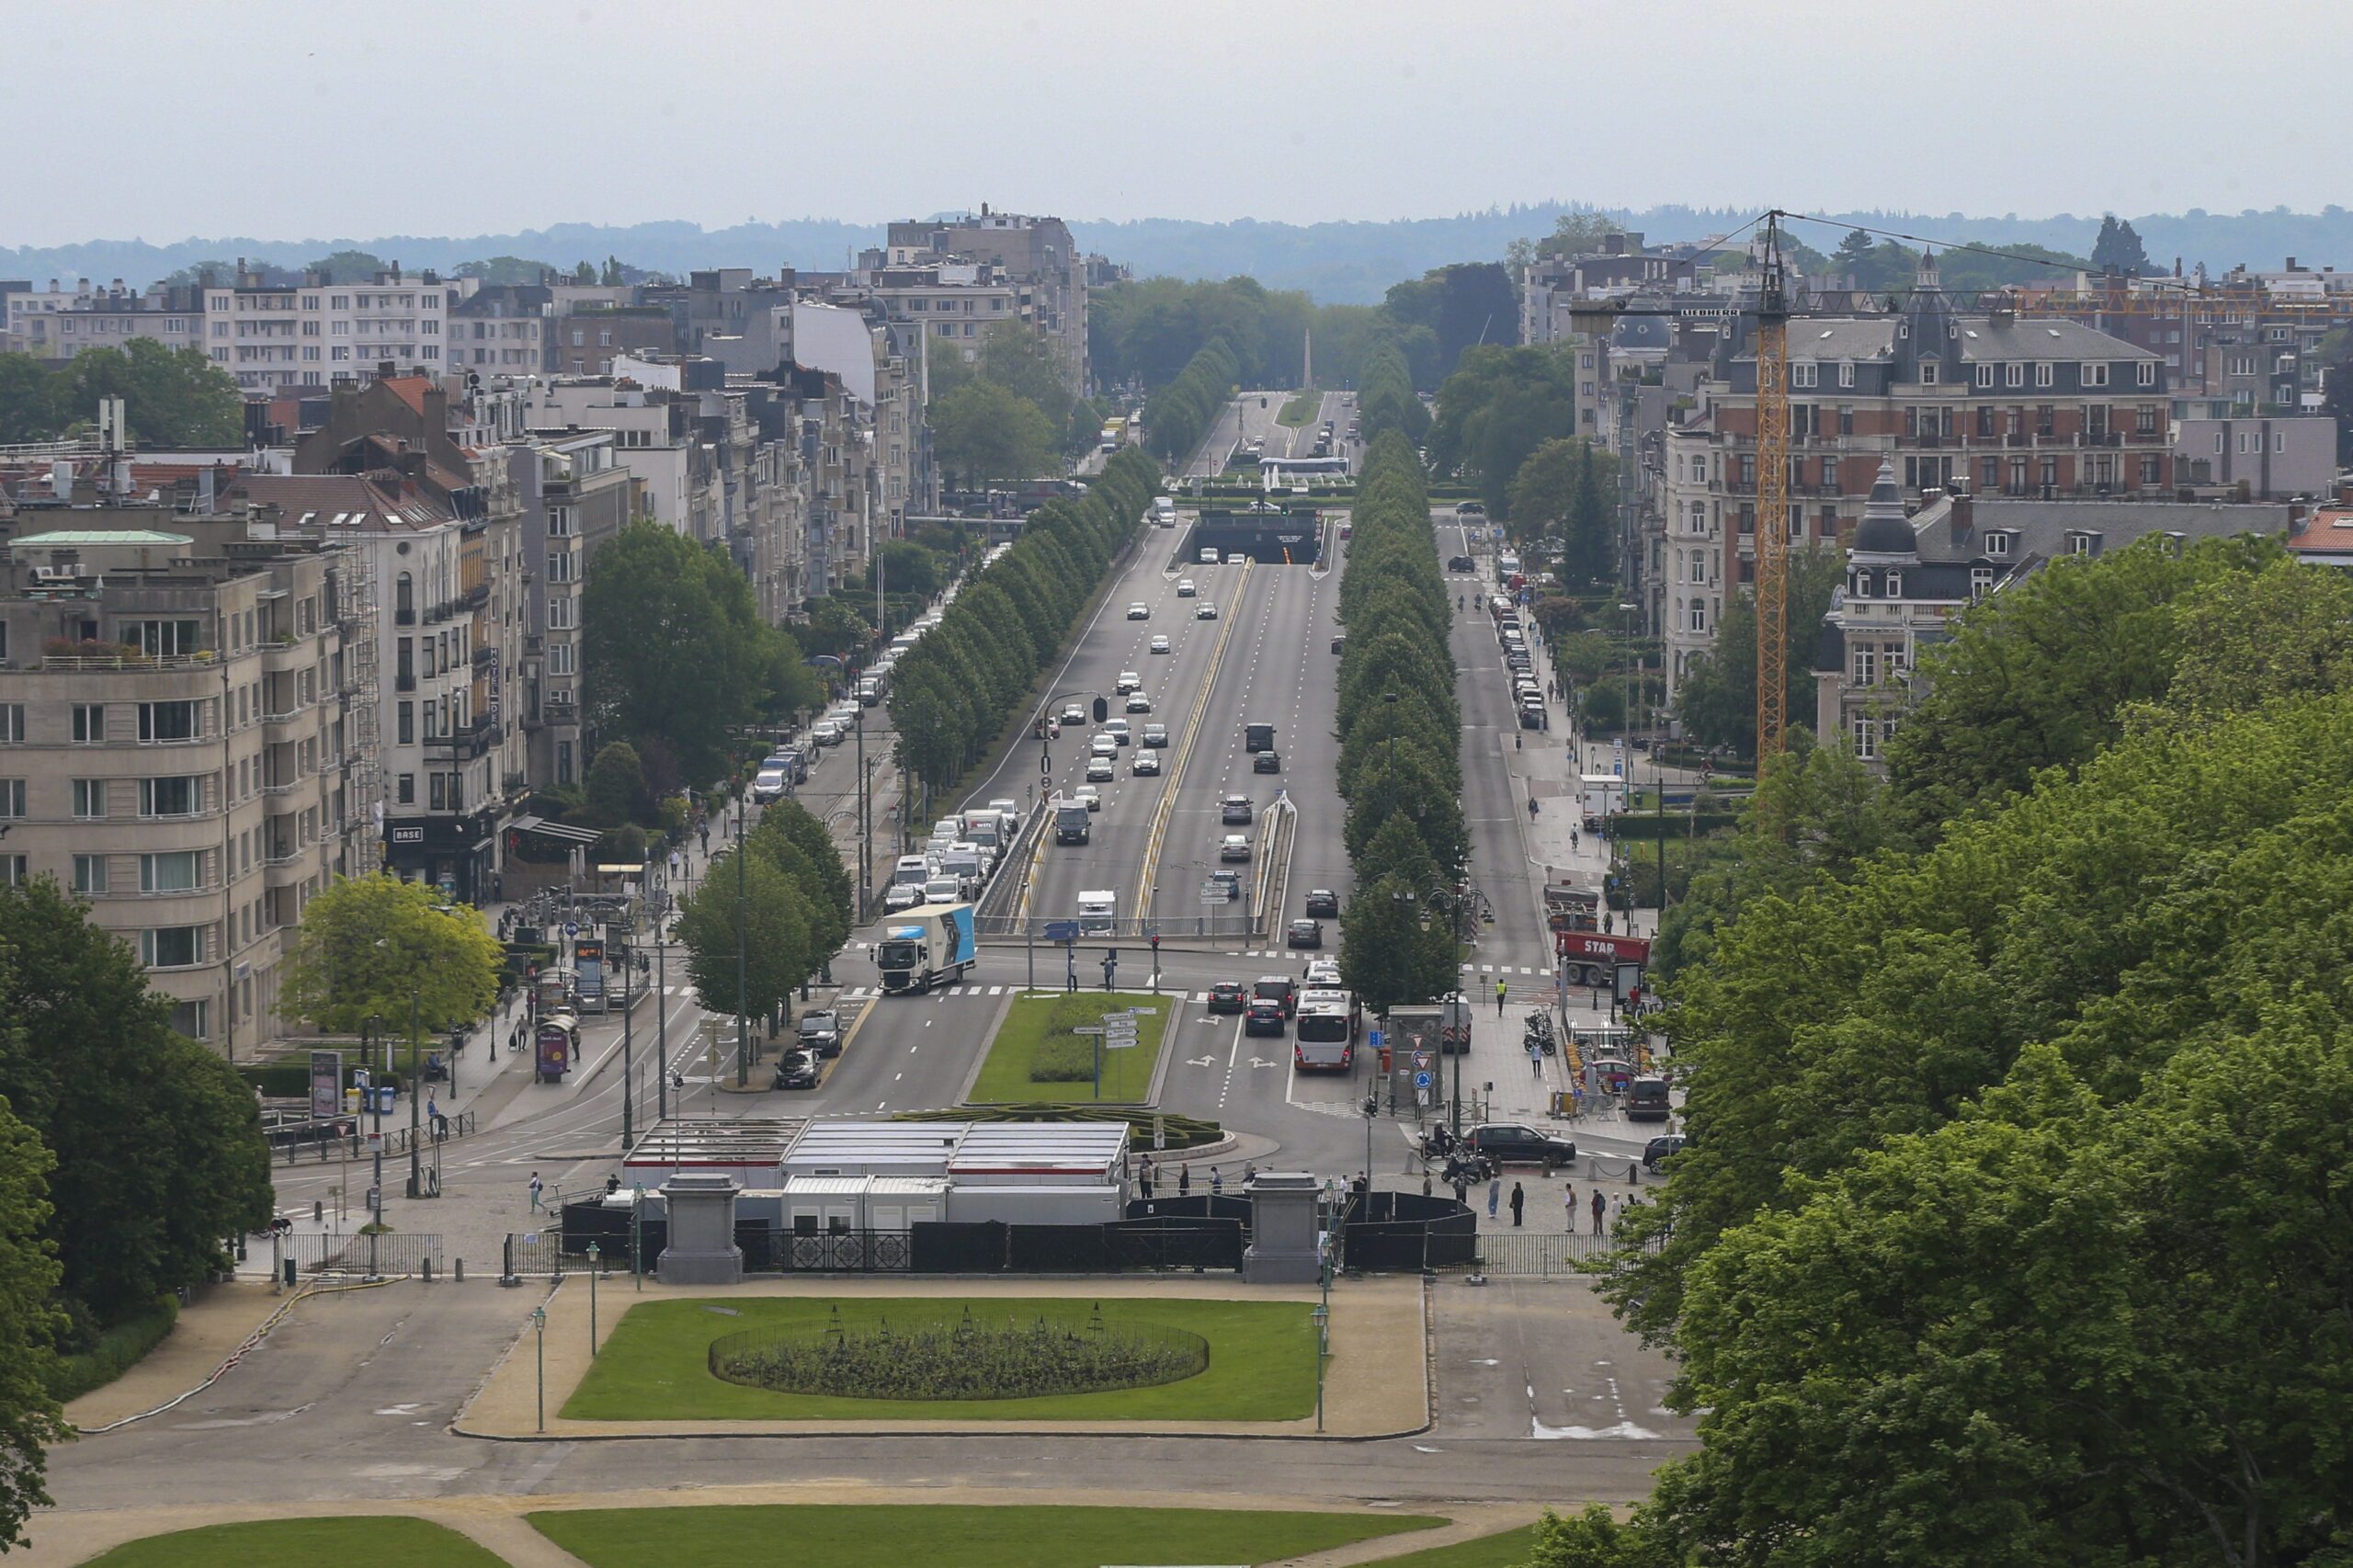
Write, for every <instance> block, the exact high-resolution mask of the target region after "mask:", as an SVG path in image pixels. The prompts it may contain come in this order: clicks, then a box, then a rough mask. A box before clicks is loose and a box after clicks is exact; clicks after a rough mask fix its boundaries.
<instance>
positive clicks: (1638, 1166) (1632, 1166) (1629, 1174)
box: [1626, 1159, 1643, 1187]
mask: <svg viewBox="0 0 2353 1568" xmlns="http://www.w3.org/2000/svg"><path fill="white" fill-rule="evenodd" d="M1626 1185H1627V1186H1628V1187H1640V1186H1642V1185H1643V1162H1642V1161H1640V1160H1635V1159H1629V1160H1628V1161H1627V1162H1626Z"/></svg>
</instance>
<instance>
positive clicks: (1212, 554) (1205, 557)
mask: <svg viewBox="0 0 2353 1568" xmlns="http://www.w3.org/2000/svg"><path fill="white" fill-rule="evenodd" d="M1217 562H1218V555H1217V546H1215V545H1213V544H1205V545H1203V546H1201V564H1202V565H1204V566H1214V565H1216V564H1217Z"/></svg>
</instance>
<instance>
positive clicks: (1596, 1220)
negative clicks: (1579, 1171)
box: [1593, 1187, 1603, 1235]
mask: <svg viewBox="0 0 2353 1568" xmlns="http://www.w3.org/2000/svg"><path fill="white" fill-rule="evenodd" d="M1602 1207H1603V1205H1602V1201H1601V1190H1600V1188H1598V1187H1596V1188H1595V1189H1594V1194H1593V1233H1594V1234H1595V1235H1599V1234H1601V1212H1602Z"/></svg>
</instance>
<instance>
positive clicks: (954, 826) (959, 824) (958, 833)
mask: <svg viewBox="0 0 2353 1568" xmlns="http://www.w3.org/2000/svg"><path fill="white" fill-rule="evenodd" d="M931 835H932V837H934V838H938V837H941V836H943V835H944V836H946V837H947V838H948V839H949V841H950V842H951V843H952V842H953V841H955V840H956V839H959V838H961V837H963V836H964V819H963V818H961V817H941V818H940V819H939V820H938V822H936V823H933V824H931Z"/></svg>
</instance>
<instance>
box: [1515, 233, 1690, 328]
mask: <svg viewBox="0 0 2353 1568" xmlns="http://www.w3.org/2000/svg"><path fill="white" fill-rule="evenodd" d="M1712 276H1713V275H1712V271H1711V265H1710V264H1709V263H1708V262H1707V261H1706V260H1705V259H1703V257H1702V254H1701V253H1700V251H1699V247H1697V246H1695V245H1688V244H1686V245H1670V246H1663V247H1659V248H1655V249H1654V248H1649V247H1646V246H1644V244H1643V236H1642V235H1641V234H1639V233H1632V232H1631V231H1628V232H1623V233H1610V234H1606V235H1604V236H1603V237H1602V241H1601V245H1600V247H1599V248H1598V249H1597V250H1591V251H1580V252H1577V253H1574V254H1559V253H1555V254H1549V255H1540V256H1537V257H1536V258H1535V259H1534V260H1533V261H1531V262H1529V264H1528V265H1527V266H1525V267H1521V268H1520V278H1519V283H1520V288H1519V341H1520V342H1521V343H1523V344H1536V343H1558V342H1563V341H1564V340H1567V339H1569V338H1572V337H1574V336H1576V335H1579V334H1580V333H1583V332H1585V331H1586V330H1587V329H1586V325H1585V324H1584V323H1583V322H1582V321H1581V320H1578V319H1576V318H1574V316H1573V315H1572V313H1571V307H1572V306H1574V305H1575V304H1578V303H1580V302H1590V301H1594V300H1597V299H1608V298H1613V297H1624V296H1628V295H1632V294H1643V295H1647V296H1659V295H1665V294H1674V293H1688V292H1700V293H1704V292H1705V291H1706V290H1708V288H1709V286H1710V281H1711V278H1712Z"/></svg>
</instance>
